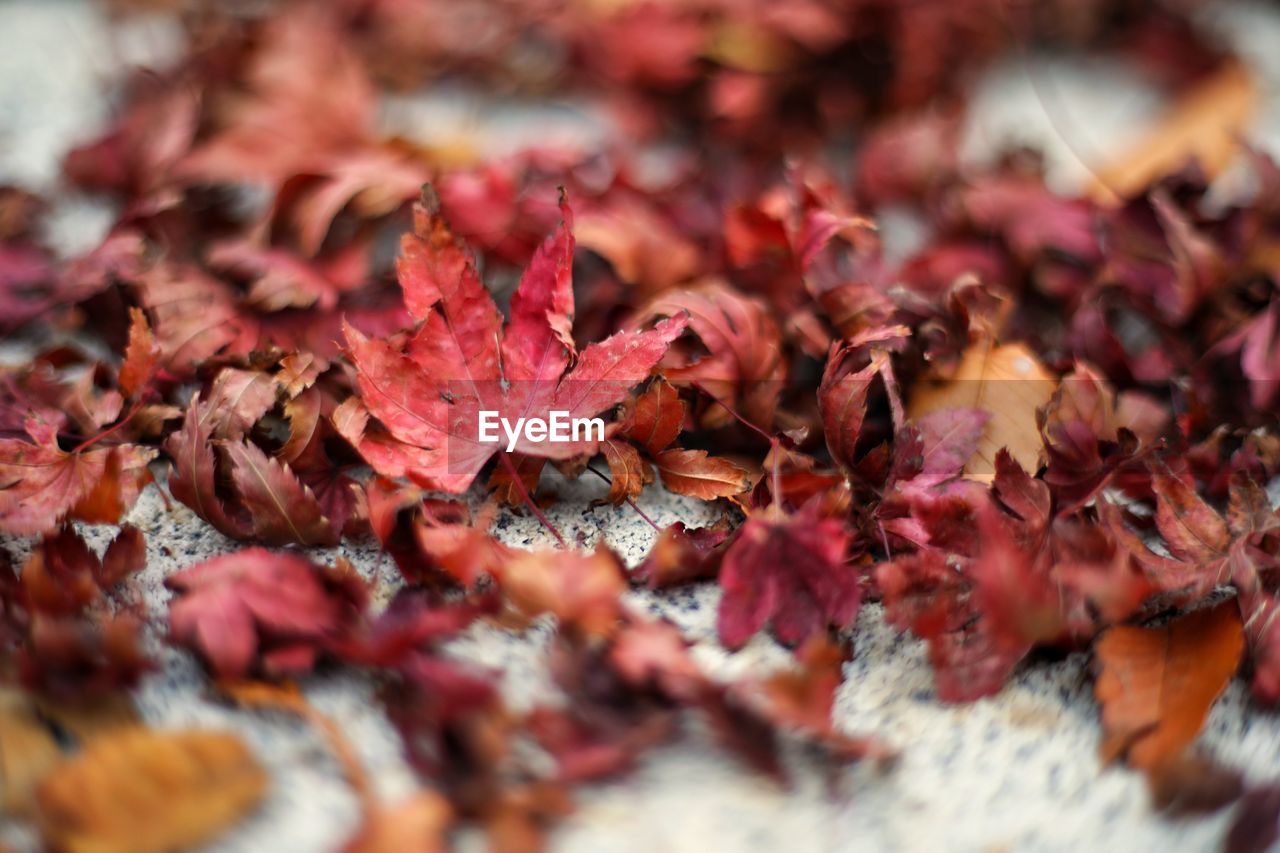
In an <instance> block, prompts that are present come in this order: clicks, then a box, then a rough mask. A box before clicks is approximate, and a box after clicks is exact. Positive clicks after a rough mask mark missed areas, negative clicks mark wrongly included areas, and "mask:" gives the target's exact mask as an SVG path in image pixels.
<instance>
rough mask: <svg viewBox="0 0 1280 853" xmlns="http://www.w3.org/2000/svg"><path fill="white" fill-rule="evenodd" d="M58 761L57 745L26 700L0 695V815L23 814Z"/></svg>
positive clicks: (17, 694)
mask: <svg viewBox="0 0 1280 853" xmlns="http://www.w3.org/2000/svg"><path fill="white" fill-rule="evenodd" d="M61 759H62V751H61V750H60V749H58V742H57V741H56V740H54V738H53V734H52V733H51V732H50V731H49V728H48V726H46V725H44V723H42V722H41V721H40V719H39V718H38V717H37V716H36V714H35V710H34V708H33V707H32V705H31V703H30V702H28V701H27V699H26V697H25V696H24V695H23V694H22V693H20V692H19V691H16V690H6V691H3V692H0V814H25V813H26V812H27V811H28V810H29V809H30V806H31V795H32V792H33V791H34V790H35V787H36V785H38V784H39V782H40V780H41V779H43V778H44V776H45V774H47V773H48V772H49V771H50V770H52V769H53V768H54V766H56V765H57V763H58V762H59V761H60V760H61Z"/></svg>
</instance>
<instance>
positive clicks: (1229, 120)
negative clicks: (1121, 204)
mask: <svg viewBox="0 0 1280 853" xmlns="http://www.w3.org/2000/svg"><path fill="white" fill-rule="evenodd" d="M1257 101H1258V90H1257V87H1256V86H1255V84H1254V81H1253V78H1252V77H1251V76H1250V74H1249V73H1248V71H1246V70H1245V68H1244V67H1243V66H1241V65H1240V64H1238V63H1234V62H1233V63H1227V64H1226V65H1225V66H1223V68H1222V69H1220V70H1219V71H1217V72H1216V73H1214V74H1211V75H1209V76H1208V77H1206V78H1205V79H1204V80H1203V81H1202V82H1200V83H1199V84H1198V85H1196V86H1194V87H1192V88H1191V89H1190V90H1188V91H1187V92H1186V94H1184V95H1183V96H1182V97H1181V98H1179V100H1178V101H1177V103H1175V104H1174V106H1173V108H1172V109H1170V110H1169V111H1168V112H1167V113H1166V114H1165V115H1164V116H1162V117H1161V118H1160V119H1159V120H1158V121H1157V122H1156V123H1155V125H1154V126H1153V127H1151V128H1149V129H1148V131H1147V132H1146V133H1145V134H1144V135H1143V136H1142V138H1141V139H1140V140H1138V142H1137V144H1136V145H1134V146H1133V147H1132V148H1130V149H1129V150H1128V151H1127V152H1126V153H1124V154H1122V155H1121V156H1119V157H1118V158H1116V159H1115V160H1114V161H1112V162H1111V163H1110V164H1108V165H1107V166H1105V167H1104V168H1102V169H1100V170H1099V171H1098V172H1097V178H1096V180H1095V181H1094V183H1093V185H1092V186H1091V187H1090V195H1092V196H1093V197H1094V198H1095V199H1097V200H1098V201H1099V202H1103V203H1107V202H1114V201H1116V196H1117V195H1119V196H1120V197H1121V198H1130V197H1132V196H1134V195H1136V194H1138V193H1139V192H1141V191H1143V190H1144V189H1146V187H1147V186H1148V185H1150V184H1151V182H1152V181H1154V180H1156V179H1157V178H1159V177H1161V176H1163V175H1167V174H1169V173H1170V172H1173V171H1176V170H1178V169H1180V168H1182V167H1183V166H1185V165H1186V163H1187V161H1188V160H1190V159H1191V158H1193V157H1194V158H1195V159H1196V160H1197V161H1198V162H1199V163H1200V165H1201V166H1202V167H1203V168H1204V170H1205V173H1206V174H1207V175H1208V176H1209V177H1213V176H1214V175H1216V174H1218V173H1219V172H1221V171H1222V170H1223V169H1225V168H1226V167H1227V166H1228V165H1229V164H1230V162H1231V160H1232V158H1234V157H1235V155H1236V152H1237V151H1238V150H1239V148H1240V135H1241V133H1242V132H1243V131H1244V128H1245V126H1246V125H1247V124H1248V121H1249V119H1250V117H1251V116H1252V114H1253V111H1254V108H1255V106H1256V105H1257Z"/></svg>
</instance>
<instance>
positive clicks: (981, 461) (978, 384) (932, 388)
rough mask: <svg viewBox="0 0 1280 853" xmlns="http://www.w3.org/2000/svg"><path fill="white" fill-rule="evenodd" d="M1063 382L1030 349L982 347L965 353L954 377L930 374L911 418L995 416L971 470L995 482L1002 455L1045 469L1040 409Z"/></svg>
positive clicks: (917, 391)
mask: <svg viewBox="0 0 1280 853" xmlns="http://www.w3.org/2000/svg"><path fill="white" fill-rule="evenodd" d="M1056 386H1057V381H1056V380H1055V379H1054V377H1053V374H1051V373H1050V372H1049V371H1048V370H1046V369H1045V367H1044V365H1042V364H1041V363H1040V360H1039V359H1037V358H1036V356H1035V353H1033V352H1032V351H1031V350H1030V349H1029V348H1027V346H1026V345H1024V344H1020V343H1012V344H996V343H992V342H991V341H980V342H978V343H976V344H973V345H972V346H970V347H969V349H967V350H965V352H964V355H963V356H961V358H960V364H959V365H958V367H957V368H956V371H955V373H954V374H952V375H950V376H947V377H943V376H941V375H940V374H939V373H938V372H937V371H934V372H931V373H928V374H926V375H925V376H924V377H922V379H921V381H920V382H918V383H917V384H916V386H915V387H914V388H913V389H912V393H911V397H910V403H909V405H908V406H907V416H908V417H909V418H912V419H915V418H920V417H922V416H923V415H927V414H929V413H930V412H936V411H939V410H941V409H982V410H984V411H987V412H990V413H991V420H989V421H988V422H987V426H986V429H985V430H984V431H983V433H982V438H981V440H980V441H979V442H978V449H977V451H976V452H975V453H974V454H973V457H972V458H971V459H970V460H969V464H968V465H966V466H965V469H964V470H965V474H966V475H967V476H969V477H971V478H973V479H975V480H983V481H988V482H989V481H990V480H991V479H992V478H993V477H994V476H995V473H996V454H997V453H998V452H999V451H1000V449H1001V448H1008V450H1009V454H1010V455H1011V456H1012V457H1013V459H1014V460H1015V461H1016V462H1017V463H1018V464H1019V465H1021V466H1022V467H1023V468H1025V469H1027V470H1028V471H1031V472H1035V471H1036V469H1038V468H1039V467H1040V453H1041V447H1042V442H1041V439H1040V434H1039V432H1038V431H1037V429H1036V409H1038V408H1040V407H1041V406H1043V405H1044V404H1045V403H1048V402H1049V398H1050V397H1051V396H1052V395H1053V390H1054V388H1055V387H1056Z"/></svg>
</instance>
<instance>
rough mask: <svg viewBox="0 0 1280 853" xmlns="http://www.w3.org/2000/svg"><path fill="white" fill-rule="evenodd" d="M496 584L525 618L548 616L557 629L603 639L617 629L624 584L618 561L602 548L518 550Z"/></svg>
mask: <svg viewBox="0 0 1280 853" xmlns="http://www.w3.org/2000/svg"><path fill="white" fill-rule="evenodd" d="M498 585H499V586H500V587H501V588H502V589H503V591H504V592H506V594H507V596H508V598H509V599H510V600H511V603H512V604H513V605H514V606H515V607H516V609H517V610H518V611H519V612H520V613H521V614H523V615H525V616H530V617H532V616H538V615H540V614H542V613H552V614H554V615H555V617H556V618H557V619H558V620H559V621H560V625H561V626H562V629H564V628H572V629H574V630H577V631H580V632H581V633H583V634H585V635H588V636H606V635H608V634H609V633H610V632H611V631H612V630H613V628H614V626H615V625H616V624H617V621H618V618H619V615H620V613H621V607H622V604H621V600H620V598H619V596H621V595H622V592H623V590H625V589H626V586H627V582H626V579H625V577H624V575H623V571H622V564H621V563H620V562H619V560H618V557H617V555H616V554H614V553H613V552H612V551H610V550H609V549H608V548H606V547H605V546H604V545H603V544H601V545H600V546H598V547H597V548H596V550H595V551H594V552H592V553H589V554H583V553H581V552H578V551H523V552H519V553H517V554H516V555H515V556H513V557H512V559H511V560H510V561H509V562H508V563H507V564H506V565H505V566H504V567H503V568H502V569H501V571H500V572H499V577H498Z"/></svg>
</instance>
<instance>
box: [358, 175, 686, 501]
mask: <svg viewBox="0 0 1280 853" xmlns="http://www.w3.org/2000/svg"><path fill="white" fill-rule="evenodd" d="M561 211H562V213H563V216H564V222H563V224H562V226H561V227H560V229H559V231H557V232H556V234H554V235H553V236H551V237H549V238H548V239H547V241H546V242H545V243H543V245H542V246H541V247H540V248H539V249H538V251H537V253H535V255H534V257H533V259H532V261H530V263H529V266H528V268H527V269H526V270H525V273H524V275H523V276H522V277H521V279H520V284H519V286H518V287H517V289H516V292H515V295H514V296H513V297H512V300H511V318H510V320H509V321H508V322H507V323H506V324H505V327H504V324H503V322H502V316H501V314H500V313H499V312H498V308H497V306H496V305H495V304H494V301H493V298H492V297H491V296H490V295H489V293H488V291H487V290H485V288H484V286H483V285H482V284H481V282H480V277H479V275H478V274H477V272H476V267H475V263H474V261H473V259H472V258H471V256H470V254H469V253H468V252H467V251H466V250H465V249H464V248H463V246H462V245H461V244H460V243H459V241H458V240H457V239H456V238H455V237H454V235H453V233H452V232H451V231H450V230H449V226H448V225H447V223H446V222H445V221H444V219H443V218H442V217H441V216H440V215H439V213H438V210H437V206H436V204H435V199H434V197H433V196H432V195H431V193H430V191H428V192H427V194H426V195H425V196H424V200H423V202H422V203H420V204H418V205H417V206H416V207H415V209H414V218H415V233H413V234H409V235H406V236H405V238H404V241H403V243H402V255H401V257H400V259H399V264H398V273H399V278H400V286H401V288H402V289H403V291H404V298H405V304H406V305H407V306H408V308H409V312H410V314H411V315H412V316H413V317H414V319H415V320H417V321H418V322H419V323H420V324H421V325H420V326H419V327H418V329H417V330H416V331H415V332H414V333H413V334H412V336H411V337H410V338H409V340H408V342H407V343H406V344H405V346H403V347H400V346H397V345H396V344H394V343H392V342H390V341H385V340H374V339H371V338H368V337H365V336H364V335H363V334H361V333H360V332H359V331H357V330H356V329H354V328H351V327H349V326H348V327H347V329H346V338H347V344H348V348H349V350H350V354H351V358H352V360H353V361H354V362H355V365H356V369H357V371H358V381H359V386H360V392H361V399H358V400H357V399H354V398H353V399H352V400H349V401H347V402H346V403H344V404H343V406H342V407H340V409H339V410H338V411H337V412H335V413H334V424H335V426H337V427H338V430H339V431H340V432H341V433H342V434H343V436H344V437H345V438H346V439H347V440H348V441H350V442H351V444H352V445H353V446H354V447H356V449H358V450H359V451H360V453H361V455H362V456H364V458H365V459H366V460H367V461H368V462H369V464H370V465H372V466H373V468H374V469H375V470H376V471H378V473H380V474H383V475H386V476H390V477H400V476H405V477H408V478H410V479H411V480H413V481H415V482H417V483H419V484H420V485H423V486H425V487H427V488H436V489H443V490H445V491H448V492H461V491H464V490H465V489H466V488H467V487H468V486H470V485H471V482H472V481H473V480H474V479H475V477H476V475H477V474H478V473H479V471H480V469H481V468H482V467H483V466H484V464H485V463H486V462H487V461H488V460H489V458H490V457H492V456H493V455H494V454H495V453H496V452H498V451H499V450H500V449H502V444H501V443H494V442H482V441H481V440H480V428H479V427H480V425H479V413H480V412H481V411H492V412H496V413H497V416H498V417H500V418H505V419H508V420H509V421H510V422H512V423H514V422H516V420H517V419H518V418H522V417H527V418H532V417H539V418H543V419H544V420H545V419H547V417H548V415H549V413H550V412H553V411H562V412H566V413H567V416H568V417H569V418H584V417H592V416H595V415H597V414H599V413H600V412H603V411H605V410H606V409H609V408H610V407H612V406H615V405H617V404H618V403H620V402H622V400H623V399H624V398H625V396H626V394H627V392H628V391H630V390H631V388H632V387H634V386H635V385H636V384H637V383H639V382H640V381H641V380H643V379H644V378H645V377H646V376H648V374H649V371H650V369H651V368H652V367H653V366H654V365H655V364H657V362H658V360H659V359H660V358H661V357H662V355H663V353H665V352H666V350H667V346H668V344H670V343H671V341H672V340H674V339H675V338H676V337H677V336H679V334H680V333H681V332H682V331H683V330H684V327H685V319H684V318H683V317H671V318H668V319H666V320H663V321H661V322H659V323H658V324H657V326H656V327H655V328H653V329H651V330H649V331H645V332H638V331H631V332H620V333H618V334H616V335H613V336H612V337H610V338H608V339H606V340H604V341H602V342H600V343H596V344H592V345H590V346H588V347H587V348H586V349H584V350H583V351H582V352H581V353H575V348H574V343H573V337H572V327H573V288H572V272H573V248H574V241H573V235H572V233H571V230H570V229H571V227H572V214H571V213H570V211H569V207H568V205H567V204H566V203H563V202H562V204H561ZM571 364H572V365H573V366H572V368H571V367H570V365H571ZM566 371H567V372H566ZM370 414H372V415H373V416H374V417H376V418H377V419H378V421H379V422H380V423H381V425H382V427H383V430H381V431H372V430H370V429H369V428H368V421H369V418H368V416H369V415H370ZM599 444H600V442H599V441H598V440H593V439H587V438H582V437H579V438H578V439H577V440H572V441H566V442H550V441H534V440H531V439H529V438H528V436H526V435H522V436H521V437H520V438H519V440H518V441H517V443H516V444H515V445H514V448H513V449H514V450H515V451H516V452H517V453H521V454H525V455H528V456H537V457H545V458H552V459H568V458H572V457H574V456H581V455H584V454H591V453H595V452H596V451H597V449H598V447H599Z"/></svg>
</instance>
